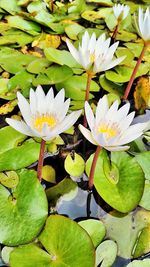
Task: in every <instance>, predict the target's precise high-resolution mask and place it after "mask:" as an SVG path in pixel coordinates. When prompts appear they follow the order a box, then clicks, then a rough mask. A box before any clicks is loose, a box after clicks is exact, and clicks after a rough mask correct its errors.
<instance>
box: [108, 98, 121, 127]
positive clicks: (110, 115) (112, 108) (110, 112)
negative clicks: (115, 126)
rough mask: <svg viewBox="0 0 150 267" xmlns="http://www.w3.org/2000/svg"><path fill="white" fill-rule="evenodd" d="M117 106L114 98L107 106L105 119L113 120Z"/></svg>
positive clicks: (117, 103)
mask: <svg viewBox="0 0 150 267" xmlns="http://www.w3.org/2000/svg"><path fill="white" fill-rule="evenodd" d="M118 106H119V102H118V100H116V101H115V102H114V103H113V104H112V105H111V106H110V108H109V110H108V111H107V113H106V115H105V117H106V120H108V121H113V122H114V121H115V118H116V116H117V111H118Z"/></svg>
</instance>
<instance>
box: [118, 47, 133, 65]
mask: <svg viewBox="0 0 150 267" xmlns="http://www.w3.org/2000/svg"><path fill="white" fill-rule="evenodd" d="M116 55H117V57H122V56H126V57H125V59H124V60H123V61H122V62H121V64H125V65H128V66H130V64H131V62H132V61H133V59H134V54H133V53H132V52H131V50H129V49H128V48H124V47H119V48H118V49H117V51H116Z"/></svg>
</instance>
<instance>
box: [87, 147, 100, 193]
mask: <svg viewBox="0 0 150 267" xmlns="http://www.w3.org/2000/svg"><path fill="white" fill-rule="evenodd" d="M101 149H102V148H101V147H100V146H98V147H97V149H96V152H95V155H94V158H93V161H92V166H91V170H90V175H89V190H92V187H93V182H94V172H95V167H96V163H97V159H98V156H99V153H100V152H101Z"/></svg>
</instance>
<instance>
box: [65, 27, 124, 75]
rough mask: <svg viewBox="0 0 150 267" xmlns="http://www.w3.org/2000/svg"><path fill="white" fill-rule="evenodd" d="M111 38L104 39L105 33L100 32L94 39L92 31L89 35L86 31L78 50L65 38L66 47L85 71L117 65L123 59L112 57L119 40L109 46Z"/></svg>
mask: <svg viewBox="0 0 150 267" xmlns="http://www.w3.org/2000/svg"><path fill="white" fill-rule="evenodd" d="M110 41H111V39H110V38H108V39H106V36H105V34H102V35H101V36H100V37H99V38H98V39H97V40H96V34H95V33H93V34H92V36H91V37H90V36H89V34H88V32H87V31H86V32H85V33H84V35H83V37H82V43H81V45H80V44H79V48H78V50H77V49H76V48H75V47H74V46H73V45H72V43H71V42H70V41H69V40H68V39H67V40H66V43H67V46H68V49H69V51H70V53H71V54H72V56H73V57H74V58H75V60H76V61H77V62H78V63H79V64H80V65H81V66H82V67H83V68H84V69H85V70H86V71H87V72H92V73H94V74H95V73H97V72H101V71H106V70H109V69H111V68H113V67H115V66H116V65H118V64H119V63H120V62H121V61H123V59H124V58H125V57H124V56H123V57H119V58H116V59H113V57H114V53H115V51H116V49H117V47H118V45H119V42H116V43H114V44H113V45H111V46H110Z"/></svg>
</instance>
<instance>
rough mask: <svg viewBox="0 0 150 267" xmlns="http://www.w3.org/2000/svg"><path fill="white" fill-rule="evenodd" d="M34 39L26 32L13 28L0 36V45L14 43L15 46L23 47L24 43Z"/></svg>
mask: <svg viewBox="0 0 150 267" xmlns="http://www.w3.org/2000/svg"><path fill="white" fill-rule="evenodd" d="M32 40H33V37H32V36H31V35H29V34H27V33H25V32H22V31H19V30H16V29H11V30H8V31H7V32H5V34H4V35H3V36H0V45H10V44H13V46H16V47H19V46H21V47H23V46H24V45H26V44H28V43H31V42H32Z"/></svg>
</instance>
